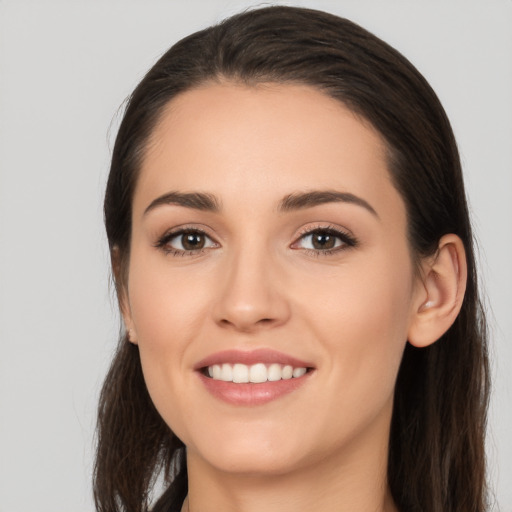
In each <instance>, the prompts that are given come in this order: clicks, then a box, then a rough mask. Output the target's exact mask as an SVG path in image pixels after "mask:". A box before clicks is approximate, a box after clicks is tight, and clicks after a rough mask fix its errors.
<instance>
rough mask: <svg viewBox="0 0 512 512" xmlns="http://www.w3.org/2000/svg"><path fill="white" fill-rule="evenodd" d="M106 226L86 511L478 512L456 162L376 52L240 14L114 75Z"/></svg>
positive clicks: (474, 299)
mask: <svg viewBox="0 0 512 512" xmlns="http://www.w3.org/2000/svg"><path fill="white" fill-rule="evenodd" d="M105 221H106V228H107V235H108V238H109V245H110V250H111V255H112V265H113V271H114V276H115V282H116V288H117V293H118V297H119V302H120V307H121V311H122V314H123V318H124V324H125V329H123V332H122V336H121V340H120V344H119V349H118V352H117V354H116V356H115V359H114V361H113V364H112V367H111V370H110V372H109V374H108V376H107V379H106V381H105V384H104V387H103V392H102V396H101V403H100V411H99V425H98V433H99V436H98V439H99V442H98V452H97V462H96V473H95V497H96V504H97V508H98V510H101V511H107V510H108V511H112V510H130V511H132V510H133V511H140V510H147V509H148V507H149V503H150V501H151V498H152V495H151V490H152V488H153V485H154V483H155V480H156V478H157V477H158V476H159V475H161V474H163V475H164V477H165V478H164V487H165V490H164V492H163V494H162V496H161V497H159V499H158V500H157V503H156V505H155V506H154V508H153V510H155V511H169V510H183V511H190V512H195V511H201V512H208V511H210V510H212V511H213V510H238V511H252V510H266V511H272V510H281V511H283V510H292V509H293V510H294V511H297V510H298V511H302V510H312V509H315V510H326V511H328V510H350V511H352V512H355V511H363V510H364V511H367V510H372V511H373V510H379V511H386V512H389V511H397V510H398V511H402V512H405V511H416V510H417V511H420V510H421V511H441V510H442V511H447V510H450V511H475V512H476V511H483V510H485V505H486V497H485V464H484V428H485V413H486V407H487V396H488V374H487V356H486V332H485V322H484V318H483V314H482V311H481V307H480V303H479V299H478V293H477V288H476V275H475V263H474V256H473V249H472V234H471V227H470V223H469V220H468V212H467V206H466V201H465V193H464V186H463V182H462V176H461V170H460V162H459V157H458V153H457V148H456V145H455V141H454V138H453V134H452V131H451V128H450V125H449V122H448V120H447V118H446V115H445V113H444V111H443V109H442V107H441V105H440V104H439V101H438V99H437V98H436V96H435V94H434V93H433V91H432V89H431V88H430V87H429V85H428V84H427V83H426V82H425V80H424V79H423V77H422V76H421V75H420V74H419V73H418V72H417V71H416V70H415V69H414V68H413V66H412V65H411V64H410V63H409V62H408V61H407V60H406V59H405V58H404V57H402V56H401V55H400V54H399V53H398V52H396V51H395V50H394V49H392V48H390V47H389V46H388V45H386V44H385V43H383V42H382V41H380V40H379V39H377V38H376V37H375V36H373V35H371V34H369V33H368V32H366V31H365V30H363V29H362V28H360V27H358V26H356V25H354V24H353V23H351V22H349V21H347V20H344V19H340V18H337V17H335V16H332V15H329V14H326V13H322V12H319V11H313V10H307V9H299V8H290V7H269V8H265V9H259V10H254V11H249V12H246V13H242V14H240V15H238V16H234V17H233V18H230V19H228V20H226V21H224V22H223V23H221V24H219V25H218V26H214V27H211V28H209V29H206V30H203V31H201V32H198V33H196V34H193V35H191V36H189V37H187V38H185V39H184V40H182V41H180V42H179V43H177V44H176V45H175V46H173V47H172V48H171V49H170V50H169V51H168V52H167V53H166V54H165V55H164V56H163V57H162V58H161V59H160V60H159V62H157V63H156V64H155V66H154V67H153V68H152V69H151V70H150V71H149V73H148V74H147V75H146V77H145V78H144V79H143V80H142V82H141V83H140V84H139V86H138V87H137V88H136V90H135V91H134V93H133V94H132V96H131V98H130V101H129V104H128V106H127V109H126V112H125V115H124V119H123V121H122V123H121V126H120V129H119V133H118V136H117V140H116V144H115V148H114V153H113V158H112V166H111V171H110V176H109V180H108V185H107V191H106V197H105Z"/></svg>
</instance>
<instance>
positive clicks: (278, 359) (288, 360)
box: [194, 348, 313, 370]
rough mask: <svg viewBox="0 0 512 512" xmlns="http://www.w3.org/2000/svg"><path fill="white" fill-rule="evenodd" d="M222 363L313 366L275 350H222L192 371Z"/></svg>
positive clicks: (202, 360)
mask: <svg viewBox="0 0 512 512" xmlns="http://www.w3.org/2000/svg"><path fill="white" fill-rule="evenodd" d="M222 363H230V364H235V363H242V364H247V365H250V364H256V363H264V364H272V363H277V364H283V365H285V364H289V365H291V366H293V367H295V368H311V367H312V366H313V365H312V364H310V363H308V362H306V361H301V360H300V359H296V358H295V357H291V356H289V355H287V354H283V353H282V352H277V351H275V350H270V349H265V348H260V349H257V350H251V351H245V350H224V351H222V352H216V353H215V354H212V355H210V356H208V357H205V358H204V359H201V361H199V362H198V363H197V364H196V365H195V366H194V370H199V369H201V368H204V367H206V366H212V365H214V364H222Z"/></svg>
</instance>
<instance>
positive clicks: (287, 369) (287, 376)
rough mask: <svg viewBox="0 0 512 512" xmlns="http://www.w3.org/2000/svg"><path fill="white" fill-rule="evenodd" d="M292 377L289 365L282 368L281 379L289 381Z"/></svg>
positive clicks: (291, 368)
mask: <svg viewBox="0 0 512 512" xmlns="http://www.w3.org/2000/svg"><path fill="white" fill-rule="evenodd" d="M292 377H293V367H292V366H290V365H286V366H285V367H284V368H283V373H282V378H283V379H286V380H288V379H291V378H292Z"/></svg>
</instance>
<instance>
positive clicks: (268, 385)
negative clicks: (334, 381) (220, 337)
mask: <svg viewBox="0 0 512 512" xmlns="http://www.w3.org/2000/svg"><path fill="white" fill-rule="evenodd" d="M223 363H228V364H235V363H242V364H246V365H253V364H257V363H264V364H267V365H270V364H272V363H277V364H281V365H291V366H293V367H294V368H309V369H311V368H312V366H313V365H312V364H310V363H308V362H306V361H302V360H300V359H297V358H295V357H291V356H289V355H287V354H283V353H281V352H277V351H274V350H269V349H257V350H252V351H240V350H226V351H222V352H217V353H215V354H212V355H210V356H208V357H206V358H204V359H202V360H201V361H199V362H198V363H197V364H196V365H195V366H194V369H195V370H196V371H197V375H198V377H199V378H200V379H201V381H202V383H203V385H204V386H205V388H206V389H207V391H209V392H210V393H211V394H212V395H213V396H214V397H216V398H218V399H220V400H222V401H224V402H227V403H229V404H232V405H239V406H255V405H262V404H265V403H268V402H271V401H273V400H276V399H278V398H280V397H282V396H284V395H287V394H288V393H291V392H292V391H295V390H296V389H298V388H299V387H301V386H303V385H304V384H305V383H306V382H307V381H308V380H309V378H310V377H311V375H312V374H313V373H314V372H311V371H308V372H307V373H306V374H305V375H303V376H302V377H299V378H292V379H286V380H278V381H275V382H269V381H267V382H262V383H257V384H256V383H243V384H237V383H234V382H225V381H222V380H216V379H212V378H209V377H207V376H206V375H205V374H204V373H203V371H204V369H205V368H206V367H208V366H213V365H214V364H220V365H221V364H223Z"/></svg>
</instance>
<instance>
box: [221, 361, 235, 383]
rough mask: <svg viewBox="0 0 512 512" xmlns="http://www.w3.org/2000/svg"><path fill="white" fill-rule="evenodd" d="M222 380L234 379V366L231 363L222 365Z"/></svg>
mask: <svg viewBox="0 0 512 512" xmlns="http://www.w3.org/2000/svg"><path fill="white" fill-rule="evenodd" d="M220 380H224V381H226V382H232V381H233V368H232V366H231V365H230V364H223V365H222V370H221V373H220Z"/></svg>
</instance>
